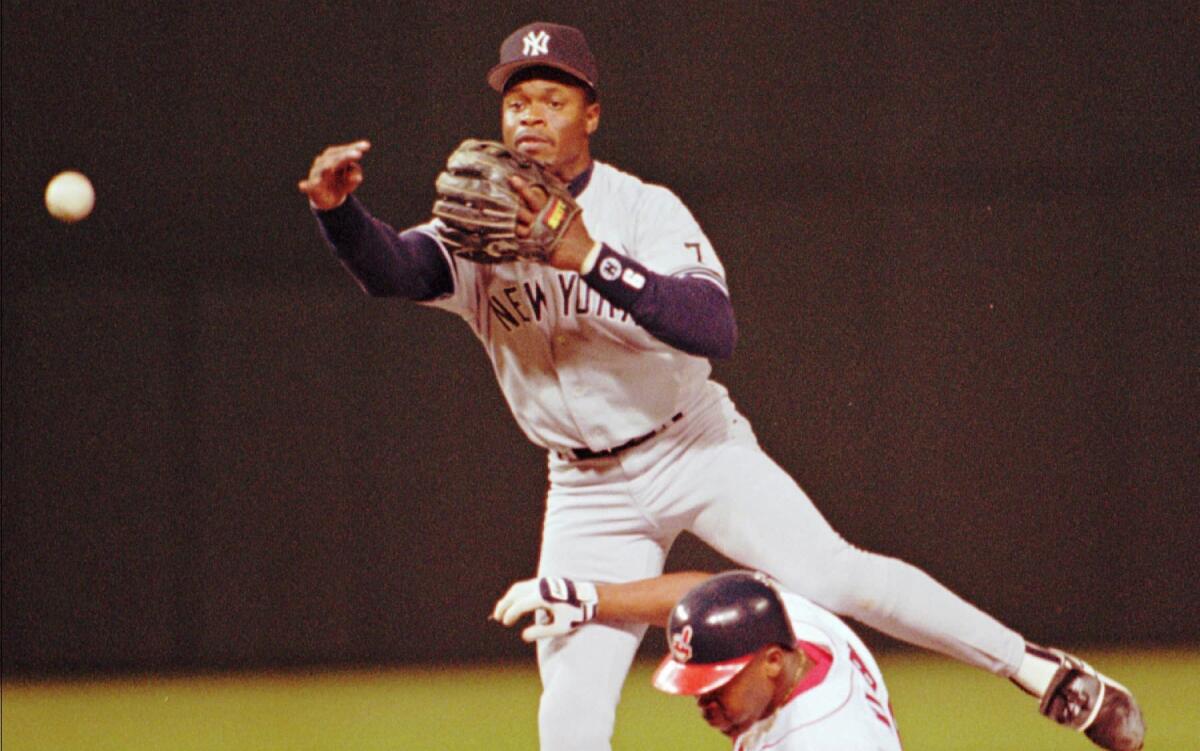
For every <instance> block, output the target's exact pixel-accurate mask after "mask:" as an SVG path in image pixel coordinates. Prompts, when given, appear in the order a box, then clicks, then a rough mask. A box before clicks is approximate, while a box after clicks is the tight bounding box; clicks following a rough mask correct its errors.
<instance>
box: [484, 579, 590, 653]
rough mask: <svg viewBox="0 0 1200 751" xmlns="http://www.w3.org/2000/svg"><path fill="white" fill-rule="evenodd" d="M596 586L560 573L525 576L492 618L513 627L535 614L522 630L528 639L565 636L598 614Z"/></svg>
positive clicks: (505, 596) (493, 612) (509, 589)
mask: <svg viewBox="0 0 1200 751" xmlns="http://www.w3.org/2000/svg"><path fill="white" fill-rule="evenodd" d="M598 602H599V598H598V597H597V596H596V585H595V584H592V583H591V582H576V581H572V580H571V579H563V578H561V577H557V576H543V577H542V578H540V579H526V580H525V581H519V582H517V583H516V584H514V585H512V586H511V587H509V588H508V592H506V593H505V595H504V596H503V597H501V598H500V601H499V602H497V603H496V607H495V608H494V609H493V610H492V618H494V619H495V620H497V621H500V622H501V623H503V624H504V625H505V626H511V625H513V624H514V623H516V622H517V621H519V620H520V619H521V617H522V616H525V615H528V614H530V613H533V617H534V624H533V625H532V626H529V627H528V628H526V629H525V630H524V631H522V632H521V638H522V639H524V640H525V641H527V642H533V641H537V640H538V639H549V638H550V637H553V636H563V635H564V634H569V633H571V632H572V631H574V630H575V629H577V628H579V627H580V626H582V625H583V624H585V623H587V622H588V621H590V620H592V619H593V618H595V617H596V605H597V603H598Z"/></svg>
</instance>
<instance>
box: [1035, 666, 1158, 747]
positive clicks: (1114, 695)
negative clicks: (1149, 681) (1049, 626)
mask: <svg viewBox="0 0 1200 751" xmlns="http://www.w3.org/2000/svg"><path fill="white" fill-rule="evenodd" d="M1047 651H1048V652H1051V653H1053V654H1054V655H1055V656H1057V657H1058V659H1059V666H1058V672H1056V673H1055V674H1054V678H1053V680H1051V681H1050V687H1049V688H1048V689H1046V694H1045V696H1043V697H1042V703H1041V707H1040V710H1041V712H1042V714H1044V715H1046V716H1047V717H1049V718H1050V719H1052V720H1054V721H1055V722H1057V723H1058V724H1059V725H1066V726H1067V727H1069V728H1071V729H1072V730H1078V731H1079V732H1081V733H1083V734H1084V735H1086V736H1087V737H1088V738H1090V739H1091V741H1092V742H1093V743H1095V744H1096V745H1097V746H1100V747H1101V748H1106V749H1108V750H1109V751H1138V749H1140V748H1141V747H1142V744H1143V742H1144V740H1145V737H1146V723H1145V722H1143V721H1142V710H1141V709H1140V708H1139V707H1138V704H1137V701H1135V700H1134V698H1133V694H1131V693H1130V692H1129V689H1127V688H1125V687H1124V686H1122V685H1121V684H1119V683H1117V682H1116V681H1114V680H1113V679H1111V678H1109V677H1108V676H1106V675H1104V674H1103V673H1099V672H1097V671H1096V669H1095V668H1093V667H1092V666H1091V665H1089V664H1087V663H1086V662H1084V661H1083V660H1081V659H1079V658H1078V657H1076V656H1074V655H1070V654H1067V653H1066V652H1063V651H1062V650H1059V649H1050V650H1047Z"/></svg>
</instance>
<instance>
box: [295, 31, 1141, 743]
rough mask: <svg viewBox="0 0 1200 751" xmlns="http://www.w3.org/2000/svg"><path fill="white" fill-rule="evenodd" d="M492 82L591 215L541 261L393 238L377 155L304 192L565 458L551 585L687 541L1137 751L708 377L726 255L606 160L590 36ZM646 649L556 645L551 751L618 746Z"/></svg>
mask: <svg viewBox="0 0 1200 751" xmlns="http://www.w3.org/2000/svg"><path fill="white" fill-rule="evenodd" d="M487 80H488V82H489V84H490V85H491V86H492V87H493V88H494V89H495V90H497V91H498V92H500V95H501V100H500V115H501V117H500V126H501V133H502V137H503V145H504V146H505V147H507V148H509V149H511V150H512V151H513V152H514V153H516V154H518V155H520V156H522V157H525V158H529V159H532V160H536V161H537V162H538V163H540V164H541V165H543V166H544V167H545V169H546V170H548V171H549V172H550V173H552V174H553V175H555V176H556V177H557V178H558V179H560V180H561V181H562V183H564V184H565V185H566V187H567V189H568V190H569V192H570V195H571V196H573V197H574V200H575V201H576V202H577V203H578V208H579V212H578V213H577V214H571V215H569V216H570V217H571V218H570V219H569V220H568V221H567V222H566V223H565V225H563V226H560V228H559V230H560V231H559V234H558V235H557V236H556V239H555V241H554V244H553V246H552V247H550V248H548V249H547V253H546V255H545V256H544V260H540V259H536V258H528V259H519V260H515V261H512V262H508V263H477V262H475V261H474V260H470V259H469V258H466V257H464V256H462V255H460V254H459V253H457V252H456V246H455V244H454V242H450V240H449V239H448V238H449V237H450V235H449V234H448V233H447V231H446V226H445V225H444V224H443V223H441V220H440V219H439V220H437V221H435V220H432V219H431V220H430V221H428V222H426V223H424V224H418V225H416V226H413V227H411V228H409V229H406V230H403V231H396V230H394V229H392V227H391V226H389V225H388V224H385V223H384V222H382V221H380V220H379V219H376V218H375V217H373V216H372V215H371V214H370V213H369V212H368V211H367V210H366V208H365V207H364V206H363V205H362V204H361V203H359V201H358V200H357V199H356V198H355V197H354V196H353V195H352V194H353V193H354V191H355V190H356V189H357V188H358V187H359V186H360V185H361V184H362V182H363V169H362V166H361V163H362V160H363V158H364V156H365V155H366V154H367V153H368V150H369V149H370V143H369V142H367V141H365V140H363V141H356V142H352V143H347V144H342V145H337V146H331V147H329V148H327V149H325V150H324V151H323V152H322V153H321V154H320V155H318V156H317V157H316V159H315V160H314V161H313V163H312V166H311V168H310V171H309V174H308V176H307V178H306V179H304V180H302V181H301V182H300V183H299V187H300V190H301V191H302V192H303V193H304V194H306V195H307V196H308V199H309V203H310V206H311V207H312V208H313V210H314V213H315V215H316V217H317V220H318V222H319V225H320V228H321V230H322V232H323V233H324V236H325V238H326V239H327V241H328V242H329V244H330V245H331V246H332V248H333V250H334V252H335V254H336V256H337V257H338V258H339V259H340V260H341V262H342V263H343V265H344V266H345V267H346V268H347V270H348V271H349V272H350V273H351V274H352V275H353V277H354V278H355V279H356V280H357V281H358V283H359V284H360V285H361V287H362V288H363V289H364V290H365V291H366V292H368V293H370V294H372V295H377V296H388V297H400V298H405V299H409V300H414V301H416V302H418V303H421V304H424V305H429V306H433V307H436V308H441V309H443V310H446V311H448V312H450V313H453V314H455V315H458V316H460V317H461V318H462V319H463V320H464V321H465V322H466V323H467V325H469V326H470V327H471V329H472V331H474V333H475V334H476V336H477V337H478V338H479V340H480V342H481V343H482V344H483V347H484V349H485V350H486V351H487V354H488V357H489V358H490V359H491V362H492V366H493V368H494V370H495V374H496V378H497V380H498V382H499V385H500V388H501V390H502V391H503V393H504V396H505V398H506V400H507V402H508V405H509V407H510V409H511V410H512V413H513V416H514V417H515V418H516V420H517V423H518V424H519V426H520V427H521V429H522V430H523V431H524V433H525V435H526V436H528V438H529V440H531V441H532V442H533V443H535V444H536V445H538V446H540V447H543V448H544V449H545V450H546V454H547V466H548V475H549V489H548V491H547V495H546V502H545V518H544V524H543V532H542V542H541V556H540V561H539V571H540V572H542V573H543V574H545V573H553V574H554V575H556V576H565V577H569V578H572V579H575V580H579V581H595V582H627V581H635V580H640V579H647V578H651V577H654V576H656V575H658V574H660V573H661V572H662V568H663V564H664V562H665V560H666V557H667V553H668V552H669V550H670V549H671V545H672V543H673V542H674V541H675V539H676V537H677V536H678V535H679V534H680V533H681V532H682V531H684V530H690V531H691V532H693V533H694V534H696V535H697V536H698V537H699V538H701V539H702V540H704V541H706V542H707V543H708V544H710V545H711V546H713V547H714V548H715V549H716V550H718V551H720V552H721V553H722V554H724V555H725V556H727V557H728V558H730V559H732V560H734V561H738V562H739V563H740V565H743V566H746V567H749V568H753V569H756V570H761V571H765V572H768V573H769V574H770V575H771V576H773V577H775V578H776V579H778V580H779V581H780V582H782V583H783V585H784V586H785V587H787V588H788V589H789V590H791V591H795V592H799V593H801V594H803V595H804V596H805V597H807V598H809V599H810V600H812V601H813V602H816V603H818V604H819V605H821V606H822V607H824V608H826V609H828V610H830V611H833V612H836V613H840V614H843V615H846V616H849V617H852V618H854V619H856V620H859V621H861V622H863V623H866V624H867V625H869V626H872V627H874V628H876V629H879V630H880V631H883V632H885V633H887V634H890V635H892V636H895V637H897V638H900V639H903V640H905V641H908V642H911V643H913V644H917V645H919V646H922V647H925V648H928V649H932V650H936V651H938V652H941V653H943V654H946V655H949V656H951V657H954V658H957V659H959V660H962V661H964V662H967V663H969V664H972V665H976V666H979V667H981V668H984V669H986V670H990V671H992V672H994V673H996V674H998V675H1001V676H1005V677H1009V678H1011V679H1012V680H1013V681H1015V682H1016V683H1017V684H1018V685H1019V686H1020V687H1021V688H1023V689H1024V690H1026V691H1027V692H1029V693H1031V694H1033V695H1034V696H1037V697H1040V698H1041V700H1042V711H1043V713H1045V714H1048V715H1050V716H1052V717H1053V718H1054V719H1055V720H1057V721H1058V722H1061V723H1063V724H1066V725H1069V726H1071V727H1074V728H1076V729H1078V730H1082V731H1084V732H1086V733H1088V735H1089V737H1091V738H1092V739H1093V740H1095V741H1096V742H1097V743H1099V744H1100V745H1102V746H1104V747H1106V748H1109V749H1114V750H1116V751H1130V750H1131V749H1136V748H1138V747H1139V746H1140V745H1141V735H1140V733H1141V718H1140V713H1139V712H1138V710H1137V706H1136V704H1135V703H1134V702H1133V698H1132V697H1131V696H1130V694H1129V692H1128V691H1126V690H1125V689H1123V688H1122V687H1120V686H1119V685H1118V684H1116V683H1114V682H1112V681H1111V680H1109V679H1107V678H1105V677H1103V676H1100V675H1099V674H1097V673H1096V672H1095V671H1094V670H1092V669H1091V668H1090V667H1088V666H1087V665H1086V664H1084V663H1083V662H1081V661H1079V660H1077V659H1076V658H1074V657H1071V656H1070V655H1066V654H1063V653H1060V652H1055V651H1051V650H1045V649H1042V648H1040V647H1036V646H1034V645H1027V644H1026V642H1025V640H1024V639H1023V638H1022V637H1021V635H1019V634H1017V633H1016V632H1014V631H1012V630H1011V629H1009V628H1007V627H1006V626H1004V625H1002V624H1001V623H999V622H997V621H996V620H995V619H993V618H991V617H990V616H988V615H986V614H984V613H982V612H980V611H979V610H978V609H976V608H975V607H973V606H972V605H970V604H968V603H967V602H965V601H963V600H962V599H960V598H959V597H958V596H956V595H955V594H953V593H952V592H950V591H949V590H948V589H946V588H945V587H944V586H942V585H941V584H939V583H938V582H936V581H935V580H934V579H933V578H931V577H930V576H929V575H927V574H926V573H924V572H923V571H921V570H919V569H917V568H915V567H914V566H912V565H910V564H908V563H905V562H903V561H900V560H896V559H893V558H888V557H885V556H881V555H877V554H874V553H870V552H867V551H863V550H860V549H858V548H856V547H854V546H853V545H850V544H849V543H848V542H846V541H845V540H844V539H843V538H842V537H841V536H840V535H838V534H837V532H835V531H834V530H833V529H832V528H831V527H830V525H829V524H828V523H827V522H826V520H825V519H824V518H823V517H822V515H821V513H820V512H819V511H818V510H817V508H816V507H815V506H814V505H813V503H812V501H811V500H810V499H809V498H808V496H807V495H805V493H804V492H803V491H802V490H801V489H800V487H799V486H798V485H797V484H796V482H795V481H794V480H793V479H792V478H791V477H790V476H789V475H788V474H787V473H786V472H785V471H784V470H783V469H781V468H780V467H779V466H778V465H777V464H776V463H775V462H774V461H772V459H771V458H770V457H769V456H767V455H766V454H765V453H764V452H763V451H762V449H761V448H760V447H759V445H758V442H757V440H756V438H755V435H754V432H753V430H752V429H751V426H750V424H749V422H747V420H746V418H745V417H744V416H742V415H741V414H740V413H739V411H738V409H737V407H736V406H735V404H734V402H733V401H732V400H731V398H730V396H729V394H728V393H727V391H726V389H725V388H724V387H722V386H721V385H720V384H718V383H716V382H715V381H713V380H712V379H711V378H710V374H711V370H712V369H711V365H710V362H709V360H710V359H711V358H726V357H729V356H730V355H731V354H732V352H733V349H734V344H735V341H736V338H737V327H736V324H735V320H734V315H733V307H732V304H731V302H730V298H729V292H728V287H727V284H726V279H725V271H724V268H723V266H722V264H721V261H720V260H719V258H718V256H717V253H716V250H715V249H714V248H713V246H712V243H710V242H709V239H708V238H707V237H706V236H705V234H704V232H703V231H702V230H701V228H700V225H699V223H698V222H697V221H696V219H695V217H693V215H692V214H691V212H690V211H688V209H687V207H686V206H684V204H683V203H682V202H681V201H680V200H679V198H678V197H677V196H676V195H675V194H674V193H673V192H671V191H670V190H669V189H667V188H664V187H662V186H658V185H653V184H650V183H647V182H644V181H642V180H640V179H639V178H637V177H635V176H633V175H631V174H629V173H626V172H623V171H621V170H619V169H617V168H616V167H614V166H612V165H611V164H608V163H606V162H601V161H598V160H596V159H594V158H593V157H592V154H591V151H590V147H589V141H590V138H591V136H592V135H593V134H594V133H595V132H596V130H597V128H598V127H599V125H600V113H601V109H600V100H599V96H598V82H599V75H598V71H597V67H596V63H595V60H594V58H593V57H592V54H591V52H590V51H589V49H588V45H587V42H586V40H585V38H584V36H583V34H582V33H581V32H580V31H579V30H577V29H574V28H571V27H568V26H561V25H556V24H550V23H541V22H539V23H533V24H529V25H527V26H524V27H522V28H520V29H518V30H516V31H515V32H513V33H512V34H511V35H510V36H509V37H508V38H507V39H505V40H504V42H503V43H502V45H501V48H500V60H499V63H498V64H497V65H496V66H495V67H493V68H492V69H491V71H490V72H489V73H488V75H487ZM509 182H510V183H511V184H512V187H513V188H514V189H516V190H517V191H518V192H519V194H520V197H521V202H522V205H521V208H520V210H519V211H518V212H517V213H516V220H515V221H516V226H515V230H514V234H515V235H516V236H517V237H518V238H526V239H527V238H529V237H531V236H532V235H533V231H534V228H535V227H536V226H541V224H544V209H545V208H546V206H547V200H548V199H547V196H546V194H545V193H544V192H541V191H538V190H533V189H532V188H531V186H530V185H529V184H527V183H525V182H523V181H521V180H519V179H515V178H514V179H511V180H509ZM439 216H440V215H439ZM456 237H457V238H458V239H461V238H462V237H463V235H458V236H456ZM456 242H457V240H456ZM644 630H645V625H644V624H637V623H633V624H625V625H622V626H619V627H597V628H585V629H579V630H578V631H575V632H572V633H570V634H568V635H565V636H563V637H560V638H555V639H549V640H543V641H540V642H539V643H538V664H539V669H540V673H541V678H542V682H543V693H542V699H541V704H540V709H539V732H540V738H541V744H542V748H544V749H568V748H569V749H607V748H608V747H609V739H610V736H611V734H612V726H613V720H614V717H615V709H616V705H617V702H618V699H619V697H620V691H621V685H622V683H623V681H624V678H625V675H626V672H627V670H628V668H629V665H630V663H631V662H632V660H633V657H634V653H635V651H636V649H637V646H638V643H639V641H640V640H641V638H642V635H643V633H644Z"/></svg>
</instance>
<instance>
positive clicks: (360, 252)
mask: <svg viewBox="0 0 1200 751" xmlns="http://www.w3.org/2000/svg"><path fill="white" fill-rule="evenodd" d="M370 148H371V144H370V143H368V142H367V141H355V142H353V143H348V144H340V145H337V146H330V147H328V148H326V149H325V150H324V151H322V152H321V153H320V154H319V155H317V158H316V159H314V160H313V163H312V166H311V167H310V168H309V172H308V177H307V178H305V179H304V180H301V181H300V183H299V185H298V187H299V188H300V192H301V193H304V194H305V195H307V196H308V200H309V205H310V207H311V208H312V209H313V212H314V213H315V214H316V217H317V221H318V222H319V223H320V227H321V232H322V234H323V235H324V237H325V240H326V242H327V243H329V245H330V247H332V248H333V251H334V253H335V254H336V255H337V257H338V259H339V260H341V262H342V265H344V266H345V267H346V269H347V270H348V271H349V272H350V273H351V275H353V276H354V278H355V279H356V280H357V281H358V283H359V285H360V286H361V287H362V288H363V290H365V291H366V292H367V293H369V294H371V295H375V296H396V297H404V298H407V299H410V300H432V299H434V298H437V297H441V296H442V295H445V294H448V293H450V292H452V291H453V289H454V278H453V275H452V272H451V270H450V263H449V261H448V260H447V259H446V257H445V255H444V254H443V253H442V250H441V248H440V247H439V246H438V244H437V241H436V240H434V239H433V238H432V237H431V236H429V235H428V234H426V233H424V232H420V231H418V230H412V229H410V230H407V231H405V232H400V233H398V232H396V230H394V229H392V228H391V227H390V226H388V225H387V224H385V223H384V222H381V221H379V220H378V219H376V218H375V217H373V216H371V215H370V213H368V212H367V210H366V209H365V208H364V207H363V206H362V204H360V203H359V202H358V201H357V200H356V199H355V198H354V196H353V195H352V194H353V193H354V191H355V190H357V189H358V186H359V185H361V184H362V182H363V171H362V165H361V164H360V161H361V160H362V158H363V156H364V155H365V154H366V153H367V151H369V150H370Z"/></svg>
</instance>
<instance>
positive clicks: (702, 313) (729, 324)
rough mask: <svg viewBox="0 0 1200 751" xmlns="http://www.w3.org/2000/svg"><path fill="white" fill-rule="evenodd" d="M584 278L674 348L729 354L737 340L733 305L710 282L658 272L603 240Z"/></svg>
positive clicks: (720, 355) (718, 355) (712, 354)
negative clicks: (603, 242)
mask: <svg viewBox="0 0 1200 751" xmlns="http://www.w3.org/2000/svg"><path fill="white" fill-rule="evenodd" d="M583 279H584V281H586V282H587V284H588V286H589V287H591V288H592V289H594V290H596V291H597V292H599V293H600V295H601V296H602V297H604V298H605V299H606V300H608V301H609V302H611V303H612V304H613V305H615V306H616V307H618V308H620V309H622V310H626V311H629V315H630V316H632V317H633V320H635V321H637V323H638V325H640V326H641V327H642V328H644V329H646V330H647V331H649V332H650V333H651V334H653V335H654V336H655V337H657V338H658V339H659V340H661V341H663V342H665V343H667V344H669V345H671V346H672V347H675V348H676V349H679V350H682V351H684V352H687V353H688V354H689V355H698V356H700V357H708V358H713V359H725V358H728V357H730V356H732V355H733V349H734V346H735V345H736V344H737V322H736V320H735V319H734V315H733V304H732V303H731V302H730V301H729V297H728V296H727V295H726V294H725V291H724V290H723V289H721V288H720V287H718V286H717V285H716V284H714V283H713V282H711V281H707V280H705V279H702V278H700V277H689V276H664V275H662V274H657V273H655V272H653V271H650V270H649V269H647V268H646V267H645V266H643V265H642V264H640V263H638V262H637V261H635V260H633V259H632V258H630V257H629V256H626V255H623V254H621V253H618V252H617V251H615V250H613V249H612V248H610V247H608V246H607V245H604V246H602V247H601V249H600V255H599V257H597V258H596V264H595V266H593V267H592V270H591V271H590V272H588V273H587V274H586V275H585V276H584V277H583Z"/></svg>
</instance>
